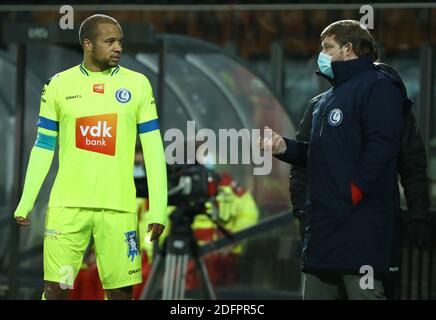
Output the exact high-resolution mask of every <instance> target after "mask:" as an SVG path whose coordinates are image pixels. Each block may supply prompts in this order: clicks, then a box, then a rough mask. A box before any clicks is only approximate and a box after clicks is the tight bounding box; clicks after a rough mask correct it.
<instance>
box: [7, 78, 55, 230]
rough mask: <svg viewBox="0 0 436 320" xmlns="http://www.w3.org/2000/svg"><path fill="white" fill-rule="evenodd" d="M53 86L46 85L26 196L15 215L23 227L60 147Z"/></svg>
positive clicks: (27, 222)
mask: <svg viewBox="0 0 436 320" xmlns="http://www.w3.org/2000/svg"><path fill="white" fill-rule="evenodd" d="M49 83H50V81H48V82H47V83H46V84H45V86H44V89H43V91H42V94H41V108H40V115H39V118H38V123H37V126H38V132H37V137H36V141H35V145H34V146H33V148H32V151H31V152H30V158H29V163H28V165H27V172H26V178H25V181H24V189H23V193H22V195H21V199H20V202H19V204H18V206H17V209H16V210H15V212H14V217H15V219H16V220H17V223H18V224H20V225H22V226H26V225H28V224H29V218H28V215H29V213H30V211H32V209H33V206H34V204H35V200H36V198H37V196H38V193H39V190H40V189H41V186H42V184H43V182H44V180H45V177H46V176H47V173H48V171H49V169H50V166H51V163H52V161H53V155H54V151H55V148H56V142H57V136H58V130H59V122H58V121H57V119H58V117H57V112H56V108H55V99H54V96H55V89H54V88H53V87H54V85H53V84H52V85H51V86H50V85H49Z"/></svg>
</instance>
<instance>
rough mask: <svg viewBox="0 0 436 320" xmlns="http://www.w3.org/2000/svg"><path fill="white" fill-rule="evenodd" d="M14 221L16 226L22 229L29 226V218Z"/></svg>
mask: <svg viewBox="0 0 436 320" xmlns="http://www.w3.org/2000/svg"><path fill="white" fill-rule="evenodd" d="M15 221H17V224H18V225H20V226H22V227H27V226H28V225H29V224H30V219H29V218H23V217H15Z"/></svg>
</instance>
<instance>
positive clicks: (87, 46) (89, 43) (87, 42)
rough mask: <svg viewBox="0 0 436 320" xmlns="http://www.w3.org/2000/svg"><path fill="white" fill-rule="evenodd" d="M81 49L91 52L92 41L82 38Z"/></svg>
mask: <svg viewBox="0 0 436 320" xmlns="http://www.w3.org/2000/svg"><path fill="white" fill-rule="evenodd" d="M83 50H84V51H88V52H92V41H91V40H89V39H83Z"/></svg>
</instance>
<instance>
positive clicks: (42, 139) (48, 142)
mask: <svg viewBox="0 0 436 320" xmlns="http://www.w3.org/2000/svg"><path fill="white" fill-rule="evenodd" d="M56 140H57V138H56V137H54V136H48V135H46V134H43V133H41V132H38V135H37V136H36V141H35V147H40V148H43V149H47V150H52V151H54V149H55V148H56Z"/></svg>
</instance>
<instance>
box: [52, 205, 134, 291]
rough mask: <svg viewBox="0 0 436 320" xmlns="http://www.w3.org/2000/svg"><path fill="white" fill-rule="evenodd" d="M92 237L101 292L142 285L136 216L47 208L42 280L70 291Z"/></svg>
mask: <svg viewBox="0 0 436 320" xmlns="http://www.w3.org/2000/svg"><path fill="white" fill-rule="evenodd" d="M91 235H92V236H93V238H94V242H95V253H96V258H97V268H98V273H99V275H100V280H101V282H102V284H103V288H104V289H117V288H123V287H127V286H131V285H134V284H137V283H141V282H142V271H141V253H140V244H139V233H138V216H137V214H136V213H130V212H120V211H113V210H106V209H91V208H49V209H48V211H47V216H46V221H45V234H44V280H46V281H53V282H57V283H60V284H61V286H62V287H64V286H65V287H68V288H72V286H73V283H74V279H75V278H76V276H77V273H78V272H79V270H80V266H81V265H82V260H83V254H84V252H85V250H86V248H87V247H88V244H89V241H90V238H91Z"/></svg>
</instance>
